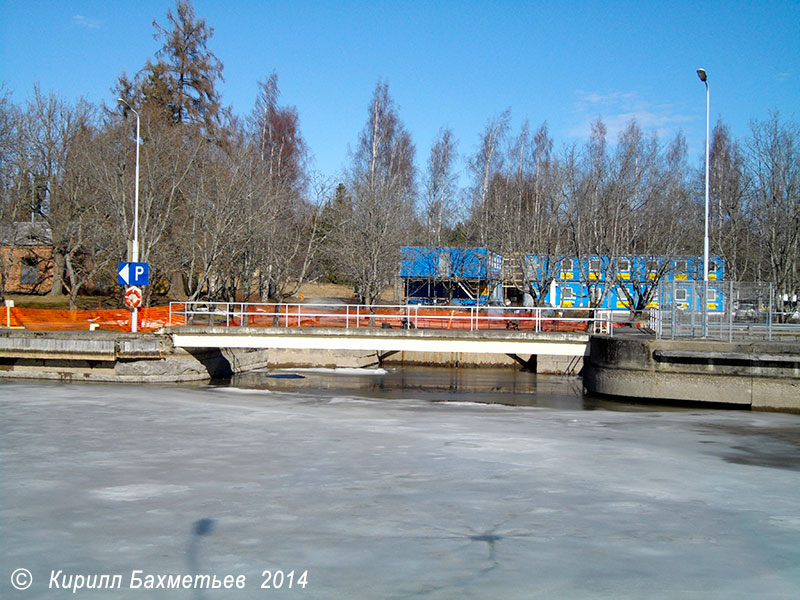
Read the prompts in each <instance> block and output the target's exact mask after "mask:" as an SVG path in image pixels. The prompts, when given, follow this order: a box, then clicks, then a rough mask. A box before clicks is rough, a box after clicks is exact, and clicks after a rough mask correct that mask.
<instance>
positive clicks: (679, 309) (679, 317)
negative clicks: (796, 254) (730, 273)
mask: <svg viewBox="0 0 800 600" xmlns="http://www.w3.org/2000/svg"><path fill="white" fill-rule="evenodd" d="M657 304H658V308H655V309H652V310H651V312H650V327H651V328H652V329H653V330H654V331H655V332H656V336H657V337H660V338H671V339H675V338H685V337H691V338H708V339H717V340H723V341H728V342H733V341H734V340H742V339H766V340H788V341H796V340H800V313H799V312H798V307H797V306H796V305H793V304H790V303H789V302H784V301H782V299H781V298H779V297H777V294H776V292H775V288H774V286H773V285H772V284H769V283H763V284H761V283H741V282H731V281H720V282H709V283H708V284H707V286H706V285H705V284H704V283H703V282H686V281H683V282H668V283H664V284H662V285H661V286H660V287H659V290H658V296H657Z"/></svg>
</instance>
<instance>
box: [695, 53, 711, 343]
mask: <svg viewBox="0 0 800 600" xmlns="http://www.w3.org/2000/svg"><path fill="white" fill-rule="evenodd" d="M697 76H698V77H699V78H700V81H702V82H703V83H704V84H706V209H705V234H704V235H703V337H706V336H707V335H708V304H707V297H708V169H709V164H708V163H709V161H708V156H709V153H708V145H709V137H710V136H709V132H710V130H709V123H710V112H711V110H710V109H711V94H710V92H709V89H708V76H707V75H706V70H705V69H697Z"/></svg>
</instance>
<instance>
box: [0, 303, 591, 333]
mask: <svg viewBox="0 0 800 600" xmlns="http://www.w3.org/2000/svg"><path fill="white" fill-rule="evenodd" d="M173 308H176V307H175V306H173ZM180 308H182V307H180ZM295 309H296V308H295V307H293V310H292V311H290V310H289V308H288V307H286V306H285V305H284V306H278V307H276V308H275V309H274V310H264V309H262V310H259V309H255V310H252V311H251V312H249V314H247V315H242V314H236V313H235V312H234V313H233V314H232V315H228V316H226V317H225V318H223V319H222V322H219V321H217V320H216V319H215V315H214V314H209V315H208V317H206V316H205V315H194V318H192V319H191V320H190V324H193V325H206V324H208V325H211V324H215V325H220V324H226V322H227V324H229V325H232V326H240V325H248V326H251V327H253V326H262V327H264V326H267V327H268V326H273V325H275V326H279V327H370V326H371V327H387V326H388V327H391V328H405V327H409V326H411V327H418V328H420V329H481V330H483V329H519V330H522V331H533V330H537V331H587V329H588V328H589V325H590V322H589V321H587V320H582V319H576V320H570V321H564V320H560V319H554V318H547V317H545V318H542V317H539V318H533V317H534V313H519V312H517V313H515V314H514V315H513V317H511V318H509V317H510V315H504V317H505V318H500V319H495V320H491V319H479V320H475V321H473V320H472V319H471V318H470V313H469V311H466V310H464V311H462V310H451V311H448V312H443V311H435V310H431V309H418V310H415V311H414V313H413V314H409V313H407V312H406V311H405V310H403V309H379V310H376V311H375V314H369V313H367V314H364V313H363V312H362V313H361V314H359V315H358V317H356V315H354V314H353V313H350V314H345V311H344V310H343V309H342V310H338V311H337V310H333V311H330V310H329V312H327V314H324V315H322V314H319V313H316V314H315V309H314V308H313V307H309V308H305V307H303V308H302V309H300V310H297V312H295ZM1 310H2V308H0V311H1ZM0 315H1V316H0V326H5V327H11V328H17V329H31V330H49V331H54V330H91V329H101V330H105V331H130V329H131V311H129V310H127V309H98V310H52V309H42V308H18V307H5V314H4V315H3V314H2V312H0ZM137 316H138V322H137V330H138V331H156V330H157V329H159V328H161V327H164V326H167V325H185V324H186V323H187V320H186V317H185V316H184V315H182V314H179V312H178V313H176V312H173V313H172V321H171V322H170V312H169V307H168V306H154V307H150V308H140V309H139V310H138V315H137ZM409 317H410V318H409ZM514 317H516V318H514Z"/></svg>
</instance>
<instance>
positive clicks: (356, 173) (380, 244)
mask: <svg viewBox="0 0 800 600" xmlns="http://www.w3.org/2000/svg"><path fill="white" fill-rule="evenodd" d="M347 187H348V190H349V192H350V194H351V195H350V196H349V198H348V200H349V201H348V202H347V203H346V204H342V205H341V206H340V207H339V209H340V210H341V212H340V214H339V215H337V227H336V229H335V232H336V233H335V235H334V236H332V238H331V242H332V243H331V244H329V246H328V247H329V249H330V250H331V251H332V255H333V257H334V260H335V261H336V262H337V263H338V267H339V268H340V269H341V273H342V275H343V276H344V277H345V278H346V279H347V280H348V281H349V282H350V283H351V284H352V285H353V288H354V291H355V294H356V296H357V297H358V298H360V299H361V300H362V301H364V302H366V303H367V304H373V303H375V301H376V300H378V298H379V297H380V295H381V293H382V292H383V290H384V288H385V287H386V286H387V285H389V284H390V283H391V282H392V280H393V279H394V277H396V276H397V272H398V267H399V264H400V247H401V245H402V244H403V243H404V241H405V240H406V239H408V231H409V228H410V224H411V221H412V219H413V216H414V145H413V144H412V142H411V137H410V135H409V134H408V132H407V131H406V130H405V128H404V127H403V124H402V123H401V122H400V119H399V117H398V114H397V110H396V108H395V106H394V102H393V101H392V99H391V97H390V96H389V89H388V86H387V85H386V84H380V83H379V84H378V85H377V86H376V88H375V91H374V93H373V95H372V99H371V101H370V104H369V110H368V119H367V122H366V124H365V125H364V129H363V130H362V131H361V134H360V136H359V140H358V146H357V149H356V151H355V153H354V154H353V156H352V159H351V166H350V171H349V174H348V186H347Z"/></svg>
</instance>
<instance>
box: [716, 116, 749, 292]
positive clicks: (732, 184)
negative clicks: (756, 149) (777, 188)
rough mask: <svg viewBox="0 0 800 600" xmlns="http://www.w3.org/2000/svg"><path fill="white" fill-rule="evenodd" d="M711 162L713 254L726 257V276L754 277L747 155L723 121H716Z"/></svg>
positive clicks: (739, 278) (731, 278) (736, 278)
mask: <svg viewBox="0 0 800 600" xmlns="http://www.w3.org/2000/svg"><path fill="white" fill-rule="evenodd" d="M709 163H710V186H709V187H710V196H711V198H710V201H711V203H712V207H713V209H712V210H711V218H710V221H711V223H710V230H711V240H712V244H713V248H712V253H716V254H719V255H721V256H723V257H724V258H725V263H726V277H727V278H729V279H730V280H731V281H744V280H745V279H746V278H748V277H749V278H752V273H753V269H752V265H753V262H754V259H755V254H757V252H754V251H755V250H756V244H755V240H754V239H753V224H752V216H751V214H750V207H749V205H748V201H749V197H748V189H747V187H748V182H747V176H746V173H745V157H744V155H743V154H742V151H741V149H740V147H739V144H738V143H737V142H735V141H734V140H733V139H731V136H730V132H729V130H728V127H727V126H726V125H725V124H724V123H722V121H717V124H716V126H715V127H714V131H713V133H712V135H711V148H710V156H709Z"/></svg>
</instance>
